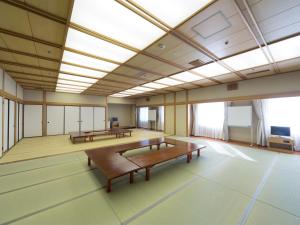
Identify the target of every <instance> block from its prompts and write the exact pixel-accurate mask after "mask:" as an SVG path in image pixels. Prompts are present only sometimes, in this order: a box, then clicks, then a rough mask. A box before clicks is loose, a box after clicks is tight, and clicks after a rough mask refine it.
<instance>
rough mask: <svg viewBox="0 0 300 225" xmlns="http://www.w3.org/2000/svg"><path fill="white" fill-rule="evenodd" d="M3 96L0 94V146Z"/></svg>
mask: <svg viewBox="0 0 300 225" xmlns="http://www.w3.org/2000/svg"><path fill="white" fill-rule="evenodd" d="M2 101H3V98H2V97H1V96H0V146H3V145H2V144H3V142H2V116H3V102H2ZM1 156H2V149H1V150H0V157H1Z"/></svg>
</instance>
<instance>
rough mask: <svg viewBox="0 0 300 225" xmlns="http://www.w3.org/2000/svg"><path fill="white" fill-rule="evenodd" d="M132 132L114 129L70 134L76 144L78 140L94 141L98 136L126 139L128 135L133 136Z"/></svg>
mask: <svg viewBox="0 0 300 225" xmlns="http://www.w3.org/2000/svg"><path fill="white" fill-rule="evenodd" d="M131 133H132V131H131V130H128V129H122V128H113V129H108V130H99V131H82V132H70V133H69V134H70V139H71V141H72V143H73V144H74V143H76V140H78V139H83V140H84V141H93V140H94V137H96V136H107V135H114V136H116V138H120V137H125V135H126V134H128V135H129V136H131Z"/></svg>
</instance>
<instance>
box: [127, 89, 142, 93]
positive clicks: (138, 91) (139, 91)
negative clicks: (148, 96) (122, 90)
mask: <svg viewBox="0 0 300 225" xmlns="http://www.w3.org/2000/svg"><path fill="white" fill-rule="evenodd" d="M126 91H127V92H129V93H133V94H139V93H143V92H144V91H141V90H135V89H134V90H133V89H128V90H126Z"/></svg>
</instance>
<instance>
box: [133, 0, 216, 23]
mask: <svg viewBox="0 0 300 225" xmlns="http://www.w3.org/2000/svg"><path fill="white" fill-rule="evenodd" d="M131 1H132V2H134V3H136V4H138V5H139V6H141V7H142V8H144V9H146V10H147V11H148V12H150V13H151V14H153V15H154V16H155V17H157V18H159V19H160V20H161V21H163V22H164V23H166V24H168V25H169V26H171V27H172V28H174V27H176V26H177V25H178V24H180V23H181V22H183V21H184V20H186V19H187V18H189V17H190V16H192V15H193V14H194V13H195V12H197V11H199V10H200V9H202V8H203V7H205V6H206V5H207V4H209V3H210V2H212V0H172V1H167V0H163V1H162V0H131Z"/></svg>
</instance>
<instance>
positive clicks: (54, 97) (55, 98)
mask: <svg viewBox="0 0 300 225" xmlns="http://www.w3.org/2000/svg"><path fill="white" fill-rule="evenodd" d="M46 99H47V102H54V103H70V104H72V103H75V104H95V105H105V104H106V97H104V96H96V95H80V94H72V93H60V92H47V93H46Z"/></svg>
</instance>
